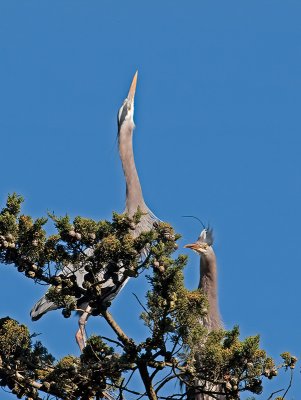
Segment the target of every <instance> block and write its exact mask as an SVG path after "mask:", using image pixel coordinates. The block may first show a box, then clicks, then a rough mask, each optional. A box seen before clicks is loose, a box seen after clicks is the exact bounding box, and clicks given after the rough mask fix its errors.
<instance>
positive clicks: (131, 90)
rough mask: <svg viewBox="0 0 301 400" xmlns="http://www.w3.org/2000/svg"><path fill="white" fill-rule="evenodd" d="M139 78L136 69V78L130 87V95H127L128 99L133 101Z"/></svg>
mask: <svg viewBox="0 0 301 400" xmlns="http://www.w3.org/2000/svg"><path fill="white" fill-rule="evenodd" d="M137 78H138V71H136V73H135V75H134V78H133V80H132V84H131V87H130V90H129V93H128V96H127V99H128V100H129V101H133V100H134V97H135V92H136V85H137Z"/></svg>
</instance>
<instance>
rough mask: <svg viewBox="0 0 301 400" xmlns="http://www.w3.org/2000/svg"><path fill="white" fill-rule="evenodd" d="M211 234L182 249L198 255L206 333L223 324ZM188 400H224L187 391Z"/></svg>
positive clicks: (206, 232)
mask: <svg viewBox="0 0 301 400" xmlns="http://www.w3.org/2000/svg"><path fill="white" fill-rule="evenodd" d="M212 245H213V232H212V229H209V228H208V229H203V230H202V232H201V234H200V236H199V237H198V239H197V241H196V242H195V243H192V244H187V245H185V246H184V247H186V248H189V249H192V250H194V251H195V252H197V253H198V254H199V255H200V281H199V285H198V288H199V289H201V290H202V291H203V293H204V294H205V295H206V297H207V300H208V304H209V309H208V313H207V315H206V317H204V318H203V319H202V321H201V322H202V323H203V324H204V326H206V328H208V331H212V330H216V329H222V327H223V324H222V320H221V316H220V311H219V306H218V286H217V263H216V256H215V253H214V250H213V247H212ZM196 386H204V382H203V381H202V382H197V383H196ZM204 388H205V389H206V390H208V391H209V390H211V391H216V392H217V391H220V390H221V388H220V387H219V386H217V385H212V383H209V382H205V387H204ZM189 392H190V393H189V394H188V398H189V400H192V399H194V400H214V399H218V400H224V399H225V396H223V395H214V397H212V396H210V395H208V394H204V393H197V391H196V390H194V391H189Z"/></svg>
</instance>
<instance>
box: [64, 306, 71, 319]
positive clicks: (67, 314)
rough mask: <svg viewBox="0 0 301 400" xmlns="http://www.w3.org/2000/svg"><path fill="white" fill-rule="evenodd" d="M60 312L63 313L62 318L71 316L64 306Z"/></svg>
mask: <svg viewBox="0 0 301 400" xmlns="http://www.w3.org/2000/svg"><path fill="white" fill-rule="evenodd" d="M62 314H63V316H64V318H70V317H71V311H70V310H67V309H66V308H64V310H63V311H62Z"/></svg>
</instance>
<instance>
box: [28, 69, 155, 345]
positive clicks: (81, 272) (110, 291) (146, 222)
mask: <svg viewBox="0 0 301 400" xmlns="http://www.w3.org/2000/svg"><path fill="white" fill-rule="evenodd" d="M136 84H137V72H136V74H135V76H134V78H133V81H132V84H131V87H130V90H129V93H128V95H127V98H126V99H125V100H124V102H123V104H122V106H121V107H120V109H119V111H118V115H117V121H118V144H119V154H120V158H121V162H122V167H123V171H124V176H125V180H126V205H125V212H126V213H128V215H129V216H130V217H132V216H133V215H134V214H135V213H136V212H137V209H138V208H139V209H140V210H141V211H142V213H143V215H142V217H141V220H140V222H139V223H138V224H137V225H136V226H135V229H134V230H133V231H132V232H131V234H132V235H133V236H134V237H137V236H139V234H140V233H141V232H144V231H149V230H151V229H152V227H153V223H154V222H155V221H156V220H158V219H157V218H156V217H155V216H154V214H153V213H152V212H151V211H150V210H149V208H148V207H147V206H146V204H145V201H144V199H143V194H142V189H141V185H140V181H139V177H138V173H137V169H136V165H135V160H134V152H133V131H134V127H135V124H134V97H135V91H136ZM86 255H87V256H91V255H93V249H92V248H90V249H87V250H86ZM124 272H125V269H124V267H123V266H122V264H121V265H119V266H118V272H117V276H114V277H113V276H109V273H108V271H107V270H106V267H105V266H104V268H103V271H101V272H100V273H99V275H98V279H99V281H102V282H103V281H104V280H105V282H103V283H102V284H101V294H100V296H99V299H100V300H99V301H100V302H102V304H101V305H103V304H104V305H106V304H108V303H109V302H111V301H112V300H113V299H114V298H115V297H116V295H117V294H118V293H119V292H120V290H121V289H122V288H123V287H124V286H125V284H126V283H127V281H128V279H129V277H128V276H126V275H125V274H124ZM62 274H64V275H66V276H70V275H75V277H76V282H77V284H78V285H79V286H80V287H82V284H83V282H84V276H85V274H87V271H86V270H85V268H84V266H77V267H76V266H74V265H72V264H69V265H68V266H67V267H65V268H64V269H63V271H62ZM104 277H106V279H104ZM77 304H78V307H79V308H80V309H82V310H83V312H82V314H81V317H80V319H79V330H78V332H77V334H76V340H77V342H78V345H79V347H80V349H81V350H82V349H83V348H84V346H85V341H86V337H85V330H84V327H85V324H86V321H87V319H88V317H89V315H90V314H91V307H90V306H89V302H88V301H87V299H86V298H85V297H84V296H83V297H82V298H80V299H79V300H78V303H77ZM57 308H58V306H57V305H56V304H55V303H53V302H51V301H49V300H47V298H46V295H44V296H43V297H42V298H41V299H40V300H39V301H38V302H37V303H36V304H35V305H34V307H33V309H32V310H31V313H30V315H31V318H32V320H34V321H35V320H38V319H39V318H40V317H41V316H42V315H43V314H45V313H47V312H48V311H51V310H55V309H57Z"/></svg>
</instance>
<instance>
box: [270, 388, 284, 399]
mask: <svg viewBox="0 0 301 400" xmlns="http://www.w3.org/2000/svg"><path fill="white" fill-rule="evenodd" d="M283 390H284V389H279V390H276V391H275V392H273V393H271V394H270V396H269V398H268V399H267V400H271V399H272V397H273V396H274V394H277V393H280V392H283Z"/></svg>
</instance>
